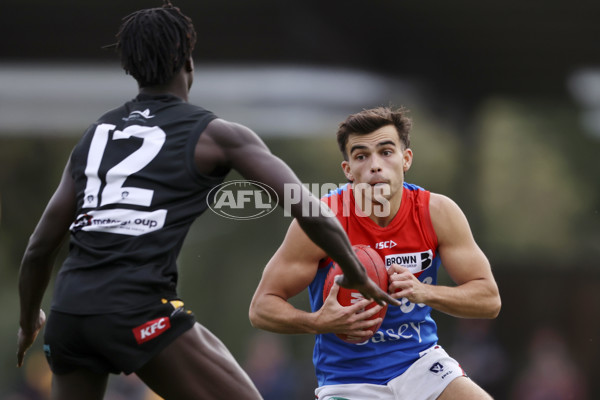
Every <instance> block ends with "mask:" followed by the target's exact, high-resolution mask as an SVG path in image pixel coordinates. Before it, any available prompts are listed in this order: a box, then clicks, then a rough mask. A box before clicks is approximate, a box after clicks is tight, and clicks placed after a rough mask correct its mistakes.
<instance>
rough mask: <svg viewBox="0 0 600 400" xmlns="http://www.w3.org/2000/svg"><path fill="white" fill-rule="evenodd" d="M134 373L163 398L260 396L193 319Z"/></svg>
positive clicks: (219, 346) (228, 355) (236, 366)
mask: <svg viewBox="0 0 600 400" xmlns="http://www.w3.org/2000/svg"><path fill="white" fill-rule="evenodd" d="M136 374H137V375H138V376H139V377H140V378H141V379H142V380H143V381H144V382H145V383H146V384H147V385H148V386H149V387H150V388H152V389H153V390H154V391H155V392H156V393H158V394H159V395H160V396H162V397H164V398H167V399H199V398H202V399H260V398H261V397H260V394H259V392H258V390H257V389H256V387H255V386H254V384H253V383H252V381H251V380H250V378H249V377H248V375H247V374H246V373H245V372H244V370H243V369H242V368H241V367H240V366H239V364H238V363H237V362H236V360H235V359H234V357H233V356H232V355H231V353H230V352H229V350H228V349H227V348H226V347H225V345H224V344H223V343H222V342H221V341H220V340H219V339H218V338H217V337H216V336H215V335H213V334H212V333H211V332H210V331H208V329H206V328H204V327H203V326H202V325H200V324H198V323H196V324H195V325H194V327H193V328H192V329H189V330H188V331H186V332H185V333H184V334H182V335H181V336H180V337H179V338H177V339H176V340H175V341H173V342H172V343H171V344H169V345H168V346H167V347H166V348H165V349H164V350H162V351H161V352H160V353H159V354H158V355H157V356H155V357H154V358H153V359H152V360H150V362H148V363H147V364H146V365H144V366H143V367H142V368H140V369H139V370H138V371H136Z"/></svg>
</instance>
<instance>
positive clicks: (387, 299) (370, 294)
mask: <svg viewBox="0 0 600 400" xmlns="http://www.w3.org/2000/svg"><path fill="white" fill-rule="evenodd" d="M335 283H337V284H338V285H340V286H341V287H345V288H347V289H355V290H358V291H359V292H360V294H362V295H363V297H364V298H365V299H369V300H373V301H374V302H376V303H377V304H379V305H380V306H385V304H386V303H387V304H389V305H392V306H399V305H400V304H401V303H400V302H399V301H398V300H396V299H395V298H393V297H392V296H390V295H389V293H386V292H384V291H383V290H381V288H380V287H379V286H377V284H376V283H375V282H373V281H372V280H371V279H370V278H368V277H367V280H366V281H365V282H363V283H351V282H348V280H347V279H346V278H345V275H338V276H336V277H335Z"/></svg>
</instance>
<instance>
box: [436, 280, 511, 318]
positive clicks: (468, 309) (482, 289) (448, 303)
mask: <svg viewBox="0 0 600 400" xmlns="http://www.w3.org/2000/svg"><path fill="white" fill-rule="evenodd" d="M428 287H429V290H428V292H429V294H428V298H427V299H426V300H425V304H427V305H428V306H430V307H431V308H434V309H436V310H438V311H441V312H443V313H446V314H449V315H453V316H455V317H460V318H496V317H497V316H498V313H499V312H500V307H501V301H500V295H499V293H498V287H497V286H496V285H495V284H494V283H493V282H489V281H488V280H486V279H478V280H473V281H470V282H467V283H465V284H463V285H459V286H455V287H449V286H437V285H428Z"/></svg>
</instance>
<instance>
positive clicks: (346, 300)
mask: <svg viewBox="0 0 600 400" xmlns="http://www.w3.org/2000/svg"><path fill="white" fill-rule="evenodd" d="M352 248H353V249H354V252H355V253H356V255H357V256H358V259H359V260H360V262H361V264H362V265H363V266H364V267H365V269H366V271H367V275H368V276H369V278H371V280H372V281H373V282H375V283H376V284H377V285H378V286H379V287H380V288H381V290H383V291H385V292H387V291H388V274H387V269H386V267H385V264H384V262H383V260H382V259H381V257H380V256H379V254H378V253H377V251H375V250H374V249H373V248H371V247H369V246H367V245H363V244H358V245H354V246H352ZM342 273H343V272H342V269H341V268H340V266H339V265H338V264H337V263H333V266H332V267H331V269H330V270H329V272H328V273H327V276H326V277H325V285H324V286H323V301H325V299H326V298H327V296H328V295H329V292H330V291H331V287H332V286H333V283H334V282H335V277H336V276H337V275H342ZM362 299H364V297H363V295H362V294H360V292H359V291H358V290H354V289H346V288H343V287H340V290H339V292H338V296H337V300H338V302H339V303H340V304H341V305H342V306H344V307H347V306H351V305H352V304H354V303H356V302H358V301H360V300H362ZM376 305H377V303H375V302H372V303H371V304H369V305H368V306H367V307H366V308H365V310H368V309H369V308H372V307H375V306H376ZM386 312H387V304H386V306H385V307H384V308H382V309H381V311H379V312H378V313H377V314H375V315H373V316H372V317H370V318H369V319H376V318H381V319H382V321H383V318H384V317H385V313H386ZM380 326H381V323H379V324H377V325H374V326H372V327H371V328H369V329H371V331H373V333H375V332H376V331H377V329H379V327H380ZM336 336H337V337H339V338H340V339H342V340H343V341H345V342H348V343H361V342H363V341H364V339H358V340H353V339H352V337H350V336H348V335H344V334H336Z"/></svg>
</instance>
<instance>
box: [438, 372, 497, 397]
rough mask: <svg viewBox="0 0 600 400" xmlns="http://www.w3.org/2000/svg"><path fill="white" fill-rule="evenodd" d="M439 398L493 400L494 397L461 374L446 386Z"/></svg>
mask: <svg viewBox="0 0 600 400" xmlns="http://www.w3.org/2000/svg"><path fill="white" fill-rule="evenodd" d="M438 400H492V397H491V396H490V395H489V394H487V393H486V392H485V390H483V389H482V388H481V387H480V386H478V385H477V384H476V383H475V382H473V381H472V380H471V379H469V378H467V377H465V376H459V377H458V378H455V379H454V380H452V382H450V384H448V386H446V389H444V391H443V392H442V394H440V396H439V397H438Z"/></svg>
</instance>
